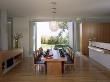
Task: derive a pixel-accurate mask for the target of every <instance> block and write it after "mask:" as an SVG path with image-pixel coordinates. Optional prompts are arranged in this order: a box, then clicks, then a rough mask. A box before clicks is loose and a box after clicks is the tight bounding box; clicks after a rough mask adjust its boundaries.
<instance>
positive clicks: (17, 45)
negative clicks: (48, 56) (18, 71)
mask: <svg viewBox="0 0 110 82" xmlns="http://www.w3.org/2000/svg"><path fill="white" fill-rule="evenodd" d="M13 37H14V40H15V48H19V39H20V38H22V37H23V35H22V33H14V36H13Z"/></svg>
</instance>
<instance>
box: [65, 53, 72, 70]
mask: <svg viewBox="0 0 110 82" xmlns="http://www.w3.org/2000/svg"><path fill="white" fill-rule="evenodd" d="M73 69H74V52H73V51H71V53H70V54H69V55H67V61H66V62H64V72H65V71H73Z"/></svg>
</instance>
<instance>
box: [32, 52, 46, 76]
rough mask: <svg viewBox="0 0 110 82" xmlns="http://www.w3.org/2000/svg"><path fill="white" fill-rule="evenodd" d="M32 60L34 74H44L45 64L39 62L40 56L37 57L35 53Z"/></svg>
mask: <svg viewBox="0 0 110 82" xmlns="http://www.w3.org/2000/svg"><path fill="white" fill-rule="evenodd" d="M33 60H34V70H35V74H36V73H38V72H40V71H44V72H45V62H44V61H41V55H39V54H38V52H37V51H36V52H35V53H33Z"/></svg>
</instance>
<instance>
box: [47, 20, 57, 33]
mask: <svg viewBox="0 0 110 82" xmlns="http://www.w3.org/2000/svg"><path fill="white" fill-rule="evenodd" d="M49 28H50V30H51V31H53V32H55V31H57V30H58V22H57V21H51V22H50V23H49Z"/></svg>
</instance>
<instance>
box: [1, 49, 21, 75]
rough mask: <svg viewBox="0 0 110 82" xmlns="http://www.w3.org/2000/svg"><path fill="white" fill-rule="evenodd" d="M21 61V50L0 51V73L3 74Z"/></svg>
mask: <svg viewBox="0 0 110 82" xmlns="http://www.w3.org/2000/svg"><path fill="white" fill-rule="evenodd" d="M22 60H23V49H22V48H18V49H13V50H4V51H0V73H1V74H5V73H7V72H8V71H9V70H11V69H12V68H14V67H15V66H16V65H18V64H19V63H20V62H21V61H22Z"/></svg>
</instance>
